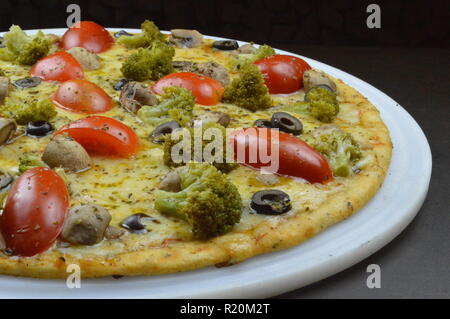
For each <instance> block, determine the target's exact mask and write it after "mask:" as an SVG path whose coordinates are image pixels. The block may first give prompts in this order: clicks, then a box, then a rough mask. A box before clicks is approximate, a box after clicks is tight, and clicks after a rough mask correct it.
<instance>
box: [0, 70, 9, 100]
mask: <svg viewBox="0 0 450 319" xmlns="http://www.w3.org/2000/svg"><path fill="white" fill-rule="evenodd" d="M9 84H10V80H9V78H8V77H6V76H0V105H2V104H3V102H4V101H5V98H6V97H7V96H8V93H9Z"/></svg>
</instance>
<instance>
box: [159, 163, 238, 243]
mask: <svg viewBox="0 0 450 319" xmlns="http://www.w3.org/2000/svg"><path fill="white" fill-rule="evenodd" d="M178 174H179V176H180V180H181V191H179V192H167V191H163V190H157V191H155V208H156V209H157V210H158V211H160V212H161V213H163V214H167V215H170V216H173V217H176V218H181V219H183V220H185V221H187V222H188V223H189V224H190V225H191V227H192V234H193V236H194V238H197V239H201V240H205V239H209V238H212V237H216V236H220V235H223V234H225V233H227V232H229V231H230V230H231V229H232V228H233V225H234V224H236V223H238V222H239V220H240V218H241V213H242V208H243V204H242V199H241V196H240V194H239V191H238V189H237V188H236V186H235V185H234V184H232V183H231V182H230V181H229V180H228V179H227V177H226V175H225V174H223V173H221V172H219V171H218V170H217V169H216V168H214V166H211V165H209V164H207V163H188V164H187V165H186V166H185V167H183V168H181V169H180V170H179V172H178Z"/></svg>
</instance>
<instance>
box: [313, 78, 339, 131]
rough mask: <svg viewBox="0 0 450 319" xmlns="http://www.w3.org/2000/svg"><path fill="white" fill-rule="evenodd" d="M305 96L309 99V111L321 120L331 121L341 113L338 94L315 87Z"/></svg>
mask: <svg viewBox="0 0 450 319" xmlns="http://www.w3.org/2000/svg"><path fill="white" fill-rule="evenodd" d="M305 98H306V99H307V100H308V101H309V112H310V113H311V115H312V116H314V117H315V118H316V119H318V120H319V121H321V122H325V123H330V122H331V121H333V120H334V119H335V117H336V115H337V114H338V113H339V103H338V101H337V99H336V95H335V94H334V93H333V92H331V91H329V90H327V89H325V88H322V87H315V88H313V89H311V90H310V91H309V92H308V93H307V95H306V96H305Z"/></svg>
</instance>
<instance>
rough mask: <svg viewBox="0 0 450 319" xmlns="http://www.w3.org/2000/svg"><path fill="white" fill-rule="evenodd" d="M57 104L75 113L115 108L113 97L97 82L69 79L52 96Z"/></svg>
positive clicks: (100, 111) (99, 111)
mask: <svg viewBox="0 0 450 319" xmlns="http://www.w3.org/2000/svg"><path fill="white" fill-rule="evenodd" d="M52 101H53V103H55V104H56V106H58V107H60V108H62V109H64V110H68V111H71V112H75V113H84V114H93V113H103V112H106V111H109V110H110V109H112V108H113V106H114V105H113V102H112V99H111V97H110V96H109V95H108V94H106V92H105V91H104V90H103V89H102V88H101V87H99V86H97V85H96V84H95V83H92V82H89V81H86V80H69V81H66V82H64V83H63V84H61V86H60V87H59V88H58V90H57V91H56V92H55V94H54V95H53V98H52Z"/></svg>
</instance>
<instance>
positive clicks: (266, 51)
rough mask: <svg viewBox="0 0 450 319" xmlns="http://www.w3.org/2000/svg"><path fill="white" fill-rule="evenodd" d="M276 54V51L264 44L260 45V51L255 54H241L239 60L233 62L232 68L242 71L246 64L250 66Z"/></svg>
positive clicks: (257, 50)
mask: <svg viewBox="0 0 450 319" xmlns="http://www.w3.org/2000/svg"><path fill="white" fill-rule="evenodd" d="M274 54H275V50H274V49H273V48H272V47H270V46H268V45H266V44H264V45H260V46H259V48H258V49H256V51H255V52H254V53H242V54H239V56H238V58H237V59H235V60H231V65H230V66H231V68H233V69H237V70H239V69H241V68H242V67H243V66H244V65H245V64H250V63H253V62H256V61H258V60H260V59H263V58H267V57H269V56H272V55H274Z"/></svg>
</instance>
